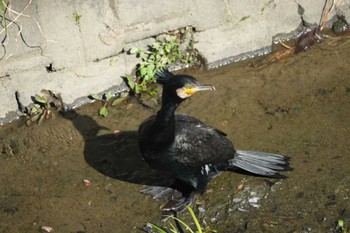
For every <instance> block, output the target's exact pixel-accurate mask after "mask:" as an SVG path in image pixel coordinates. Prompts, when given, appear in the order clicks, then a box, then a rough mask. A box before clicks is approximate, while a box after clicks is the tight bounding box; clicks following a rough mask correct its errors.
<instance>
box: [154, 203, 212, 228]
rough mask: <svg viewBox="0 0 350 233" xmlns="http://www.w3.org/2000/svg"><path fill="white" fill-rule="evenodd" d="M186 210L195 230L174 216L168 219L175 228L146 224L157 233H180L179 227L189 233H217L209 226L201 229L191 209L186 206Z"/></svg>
mask: <svg viewBox="0 0 350 233" xmlns="http://www.w3.org/2000/svg"><path fill="white" fill-rule="evenodd" d="M186 208H187V210H188V212H189V213H190V215H191V217H192V220H193V222H194V224H195V225H196V229H191V227H190V226H189V225H188V224H187V223H185V222H184V221H182V220H181V219H179V218H177V217H175V216H169V218H170V219H173V220H174V221H175V223H176V224H175V225H176V226H175V225H174V224H172V223H170V222H168V224H169V226H170V228H167V227H161V226H158V225H156V224H154V223H147V225H148V226H149V227H151V228H152V229H154V230H155V231H156V232H158V233H169V232H172V233H180V232H182V231H183V230H182V228H181V227H180V226H182V227H184V228H185V229H186V230H187V231H188V232H190V233H216V232H217V231H216V230H212V229H211V228H210V227H209V226H207V227H205V228H204V227H202V226H201V225H200V223H199V221H198V218H197V217H196V215H195V214H194V212H193V209H192V208H191V207H189V206H186ZM179 228H180V229H179Z"/></svg>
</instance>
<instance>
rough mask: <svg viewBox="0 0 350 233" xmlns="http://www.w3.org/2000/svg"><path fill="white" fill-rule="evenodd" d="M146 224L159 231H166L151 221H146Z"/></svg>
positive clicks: (162, 232) (160, 232)
mask: <svg viewBox="0 0 350 233" xmlns="http://www.w3.org/2000/svg"><path fill="white" fill-rule="evenodd" d="M147 225H150V226H151V227H153V228H154V229H156V230H157V231H158V232H159V233H168V232H167V231H166V230H165V228H162V227H159V226H157V225H156V224H153V223H150V222H149V223H147Z"/></svg>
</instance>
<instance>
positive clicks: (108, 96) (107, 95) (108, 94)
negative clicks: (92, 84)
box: [105, 91, 113, 101]
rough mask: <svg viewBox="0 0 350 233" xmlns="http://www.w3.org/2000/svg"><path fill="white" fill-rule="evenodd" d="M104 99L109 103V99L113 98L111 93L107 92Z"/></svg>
mask: <svg viewBox="0 0 350 233" xmlns="http://www.w3.org/2000/svg"><path fill="white" fill-rule="evenodd" d="M105 98H106V101H109V100H110V99H112V98H113V93H112V92H111V91H109V92H107V94H105Z"/></svg>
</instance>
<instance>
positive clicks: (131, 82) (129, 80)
mask: <svg viewBox="0 0 350 233" xmlns="http://www.w3.org/2000/svg"><path fill="white" fill-rule="evenodd" d="M126 80H127V81H128V85H129V87H130V88H131V89H132V90H135V85H136V84H135V81H134V79H133V77H132V76H131V75H127V76H126Z"/></svg>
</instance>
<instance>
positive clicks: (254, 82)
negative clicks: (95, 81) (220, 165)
mask: <svg viewBox="0 0 350 233" xmlns="http://www.w3.org/2000/svg"><path fill="white" fill-rule="evenodd" d="M344 42H345V41H344ZM263 59H266V58H264V57H260V58H257V59H255V60H249V61H243V62H239V63H235V64H231V65H228V66H224V67H221V68H220V69H214V70H209V71H208V70H204V69H200V68H191V69H188V70H183V71H179V72H180V73H186V74H190V75H193V76H195V77H196V78H197V79H198V80H199V81H200V82H202V83H208V84H212V85H214V86H215V87H216V91H215V92H210V93H209V92H208V93H199V94H197V95H195V96H193V97H192V98H191V99H189V100H187V101H186V102H184V103H183V104H182V105H181V106H180V108H179V110H178V112H181V113H185V114H189V115H192V116H195V117H197V118H199V119H200V120H202V121H204V122H206V123H207V124H209V125H212V126H215V127H217V128H219V129H221V130H223V131H225V132H226V133H227V134H228V137H229V138H230V139H231V140H232V141H233V142H234V145H235V146H236V147H237V148H239V149H242V150H259V151H266V152H272V153H280V154H283V155H286V156H289V157H290V161H291V165H292V167H293V170H292V171H288V172H285V173H284V175H286V176H288V178H287V179H284V180H276V179H267V178H262V177H254V176H249V175H247V174H237V173H230V172H225V173H222V174H221V175H220V176H218V177H216V178H215V179H214V180H212V181H211V182H210V184H209V187H208V190H207V192H206V193H205V194H203V195H202V196H199V197H198V198H197V201H196V205H195V206H194V207H193V209H194V211H195V213H196V214H197V216H198V218H199V220H200V222H201V224H202V225H203V226H206V225H209V226H210V227H211V228H212V229H216V230H218V232H271V233H274V232H340V229H337V227H336V221H338V220H340V219H342V220H344V223H345V226H347V227H348V228H350V200H349V197H350V175H349V174H350V140H349V138H350V43H347V44H345V45H343V46H342V47H339V46H338V45H337V46H329V45H328V42H327V41H324V42H323V43H321V44H317V45H315V46H313V47H312V48H311V49H310V50H308V51H307V52H305V53H304V52H302V53H300V54H298V55H291V56H288V57H286V58H284V59H282V60H279V61H277V62H274V63H272V64H269V65H264V66H261V67H260V66H259V64H261V61H262V60H263ZM101 106H102V103H100V102H95V103H94V104H91V105H88V106H84V107H80V108H78V109H76V110H75V111H72V112H67V113H64V114H58V113H55V117H53V118H52V119H48V120H46V121H45V122H44V123H43V124H41V125H40V126H37V125H33V126H31V127H27V126H25V124H24V121H17V122H14V123H12V124H8V125H4V126H1V129H0V232H4V233H5V232H41V230H40V228H41V227H42V226H51V227H53V228H54V229H55V232H76V233H78V232H79V233H82V232H101V233H103V232H106V233H107V232H142V231H141V230H140V229H141V228H142V227H143V226H144V224H145V223H146V222H153V223H156V224H159V225H166V223H164V222H162V221H161V212H160V207H161V206H162V205H163V204H164V203H165V202H162V201H156V200H153V199H152V198H151V197H149V196H145V195H143V194H141V193H140V192H139V191H140V189H142V188H145V187H147V186H148V185H166V184H167V183H168V182H169V180H167V179H163V177H162V176H161V174H159V173H157V172H156V171H153V170H151V169H150V168H149V167H148V165H147V164H146V163H145V162H144V161H143V160H142V157H141V155H140V153H139V151H138V148H137V128H138V125H139V124H140V123H141V122H142V121H143V120H144V119H145V118H147V117H148V116H150V115H152V114H155V112H156V109H151V108H147V107H145V106H143V105H140V104H139V103H138V102H137V101H136V100H135V99H133V98H129V99H128V100H126V101H124V102H123V103H121V104H119V105H117V106H114V107H109V115H108V117H106V118H102V117H100V116H98V110H99V108H100V107H101ZM84 179H87V180H89V181H90V182H91V185H84V182H83V180H84ZM179 217H180V218H181V219H183V220H184V221H186V222H188V223H191V218H190V216H189V214H188V213H186V212H184V213H181V214H179Z"/></svg>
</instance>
